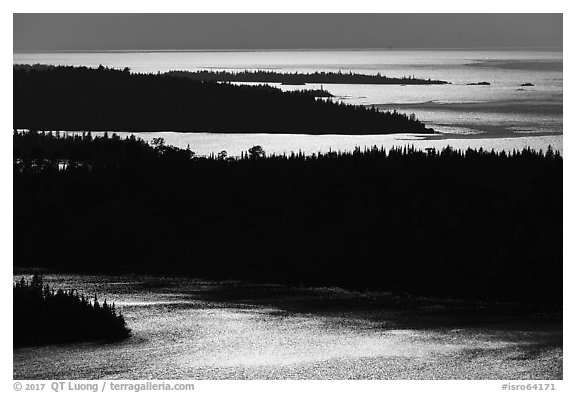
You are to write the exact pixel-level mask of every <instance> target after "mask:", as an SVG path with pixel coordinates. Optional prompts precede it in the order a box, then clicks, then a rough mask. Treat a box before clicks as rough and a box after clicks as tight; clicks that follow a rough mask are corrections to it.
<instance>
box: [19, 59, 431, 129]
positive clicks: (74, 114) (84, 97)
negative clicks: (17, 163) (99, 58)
mask: <svg viewBox="0 0 576 393" xmlns="http://www.w3.org/2000/svg"><path fill="white" fill-rule="evenodd" d="M13 74H14V128H18V129H37V130H72V131H82V130H87V131H106V130H108V131H180V132H218V133H260V132H266V133H292V134H294V133H306V134H389V133H398V132H408V133H433V132H434V131H433V130H432V129H430V128H426V127H425V125H424V124H423V123H421V122H420V121H418V120H417V119H416V118H415V117H414V116H407V115H405V114H401V113H398V112H396V111H394V112H380V111H378V110H376V109H375V108H373V107H371V108H367V107H364V106H355V105H349V104H344V103H336V102H332V101H330V100H323V99H317V98H315V97H314V95H315V94H310V93H308V92H306V91H295V92H282V91H281V90H280V89H277V88H274V87H270V86H235V85H232V84H229V83H216V82H200V81H195V80H191V79H186V78H179V77H174V76H169V75H153V74H132V73H130V71H129V69H127V68H126V69H124V70H114V69H109V68H105V67H102V66H100V67H99V68H98V69H89V68H86V67H46V66H23V65H18V66H14V69H13Z"/></svg>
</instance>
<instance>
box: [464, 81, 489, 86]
mask: <svg viewBox="0 0 576 393" xmlns="http://www.w3.org/2000/svg"><path fill="white" fill-rule="evenodd" d="M467 85H468V86H490V82H474V83H467Z"/></svg>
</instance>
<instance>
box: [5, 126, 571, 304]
mask: <svg viewBox="0 0 576 393" xmlns="http://www.w3.org/2000/svg"><path fill="white" fill-rule="evenodd" d="M14 156H15V164H14V264H15V266H17V267H23V266H43V267H48V268H56V269H62V270H71V271H79V272H88V271H94V272H96V271H100V272H104V273H110V272H113V271H114V272H118V271H124V272H152V273H168V272H169V273H180V274H189V275H193V276H199V277H206V278H236V279H245V280H253V281H271V282H283V283H290V284H306V285H335V286H342V287H347V288H357V289H367V288H368V289H373V290H381V291H400V292H401V291H408V292H411V293H415V294H425V295H438V296H453V297H463V298H480V299H499V300H514V301H522V302H533V303H556V304H560V303H561V302H562V161H563V160H562V157H561V156H560V155H559V154H558V153H554V152H552V151H548V152H543V153H542V152H535V151H532V150H523V151H516V152H513V153H510V154H506V153H495V152H486V151H475V150H467V151H465V152H460V151H454V150H452V149H445V150H442V151H428V152H421V151H416V150H414V149H410V148H403V149H394V150H391V151H384V150H381V149H377V148H374V149H370V150H367V151H360V150H357V151H355V152H352V153H327V154H320V155H313V156H310V157H305V156H302V155H289V156H266V154H265V153H264V151H263V149H261V148H254V149H251V151H250V152H249V153H246V154H243V156H242V158H241V159H225V158H224V157H225V155H224V154H222V155H220V157H219V158H218V157H214V158H197V157H194V155H193V154H192V152H191V151H190V150H183V149H176V148H172V147H168V146H165V145H164V144H163V143H162V141H161V140H156V141H155V142H154V144H153V146H150V145H147V144H146V143H144V142H143V141H141V140H138V139H136V138H134V137H132V138H130V139H127V140H121V139H120V138H119V137H117V136H112V137H106V138H92V136H90V135H89V134H86V135H84V136H76V137H68V138H63V137H57V136H55V135H49V134H41V133H40V134H38V133H28V134H19V133H15V134H14ZM63 162H65V163H66V165H65V167H66V169H65V170H62V169H61V168H63V166H62V163H63ZM59 168H60V169H59Z"/></svg>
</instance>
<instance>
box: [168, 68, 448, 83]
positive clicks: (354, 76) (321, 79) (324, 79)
mask: <svg viewBox="0 0 576 393" xmlns="http://www.w3.org/2000/svg"><path fill="white" fill-rule="evenodd" d="M167 75H172V76H179V77H183V78H188V79H193V80H197V81H216V82H259V83H282V84H285V85H303V84H306V83H327V84H359V85H360V84H365V85H446V84H449V82H446V81H440V80H433V79H421V78H415V77H413V76H406V77H402V78H393V77H388V76H385V75H381V74H380V73H378V74H375V75H367V74H358V73H354V72H352V71H350V72H341V71H338V72H325V71H317V72H313V73H298V72H293V73H292V72H289V73H281V72H276V71H263V70H255V71H248V70H245V71H240V72H230V71H208V70H200V71H170V72H168V73H167Z"/></svg>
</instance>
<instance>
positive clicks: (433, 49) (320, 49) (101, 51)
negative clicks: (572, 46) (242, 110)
mask: <svg viewBox="0 0 576 393" xmlns="http://www.w3.org/2000/svg"><path fill="white" fill-rule="evenodd" d="M412 50H414V51H426V50H429V51H439V50H443V51H467V50H493V51H501V50H547V51H563V47H497V48H492V47H462V48H454V47H450V48H442V47H434V48H432V47H430V48H417V47H407V48H402V47H394V48H388V47H385V48H382V47H380V48H282V49H280V48H259V49H242V48H238V49H58V50H44V49H30V50H28V49H24V50H13V51H12V53H13V54H29V53H176V52H332V51H334V52H346V51H350V52H352V51H354V52H361V51H412Z"/></svg>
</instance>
